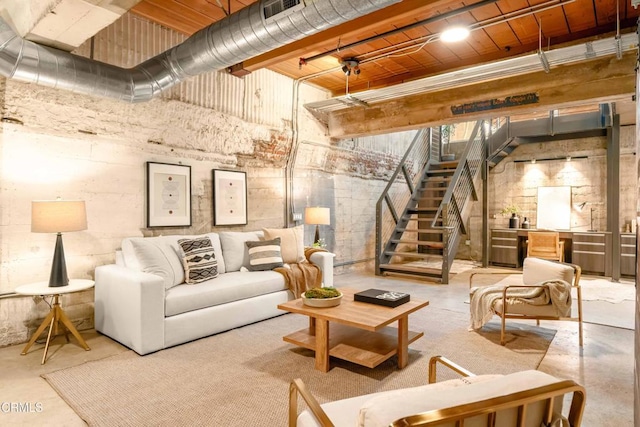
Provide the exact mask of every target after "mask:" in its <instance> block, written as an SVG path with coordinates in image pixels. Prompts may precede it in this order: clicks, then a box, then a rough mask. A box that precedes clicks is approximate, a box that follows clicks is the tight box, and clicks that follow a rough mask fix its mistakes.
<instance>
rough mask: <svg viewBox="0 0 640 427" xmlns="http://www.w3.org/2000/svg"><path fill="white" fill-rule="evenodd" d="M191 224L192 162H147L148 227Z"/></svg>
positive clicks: (186, 225)
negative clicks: (190, 164) (189, 164)
mask: <svg viewBox="0 0 640 427" xmlns="http://www.w3.org/2000/svg"><path fill="white" fill-rule="evenodd" d="M189 226H191V166H184V165H174V164H169V163H155V162H147V227H189Z"/></svg>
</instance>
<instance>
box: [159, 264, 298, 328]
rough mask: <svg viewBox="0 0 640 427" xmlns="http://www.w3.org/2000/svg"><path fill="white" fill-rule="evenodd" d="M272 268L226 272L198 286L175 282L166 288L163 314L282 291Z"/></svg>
mask: <svg viewBox="0 0 640 427" xmlns="http://www.w3.org/2000/svg"><path fill="white" fill-rule="evenodd" d="M286 289H287V288H286V286H285V283H284V278H283V277H282V274H280V273H276V272H275V271H247V272H239V271H236V272H228V273H225V274H221V275H219V276H218V277H217V278H215V279H213V280H207V281H206V282H202V283H200V284H198V286H189V285H186V284H185V285H179V286H175V287H173V288H171V289H169V290H168V291H167V295H166V297H165V317H169V316H175V315H177V314H181V313H186V312H188V311H193V310H199V309H201V308H206V307H212V306H215V305H220V304H226V303H229V302H232V301H238V300H242V299H246V298H252V297H255V296H258V295H263V294H268V293H272V292H278V291H282V290H286Z"/></svg>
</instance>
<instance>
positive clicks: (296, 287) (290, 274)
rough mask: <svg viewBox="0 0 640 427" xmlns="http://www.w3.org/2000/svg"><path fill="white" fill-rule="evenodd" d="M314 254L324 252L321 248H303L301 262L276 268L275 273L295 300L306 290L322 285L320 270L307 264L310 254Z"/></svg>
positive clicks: (313, 265)
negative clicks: (282, 278)
mask: <svg viewBox="0 0 640 427" xmlns="http://www.w3.org/2000/svg"><path fill="white" fill-rule="evenodd" d="M315 252H326V250H325V249H322V248H305V250H304V256H305V258H306V259H305V260H304V261H303V262H299V263H295V264H289V265H288V266H287V267H277V268H274V269H273V271H277V272H278V273H280V274H282V276H283V277H284V282H285V284H286V285H287V287H288V288H289V290H290V291H291V292H293V294H294V295H295V297H296V298H300V296H301V295H302V293H303V292H304V291H306V290H307V289H311V288H319V287H320V285H322V270H320V268H319V267H318V266H317V265H315V264H312V263H311V262H309V258H310V257H311V254H313V253H315Z"/></svg>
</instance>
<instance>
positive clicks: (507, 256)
mask: <svg viewBox="0 0 640 427" xmlns="http://www.w3.org/2000/svg"><path fill="white" fill-rule="evenodd" d="M518 241H519V240H518V230H517V229H515V228H514V229H494V230H491V258H490V259H491V264H494V265H502V266H508V267H515V268H517V267H520V264H521V263H520V253H519V249H520V245H519V243H518Z"/></svg>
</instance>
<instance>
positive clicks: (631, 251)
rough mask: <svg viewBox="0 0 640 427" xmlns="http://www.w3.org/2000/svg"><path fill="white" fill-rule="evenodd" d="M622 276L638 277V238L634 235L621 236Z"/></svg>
mask: <svg viewBox="0 0 640 427" xmlns="http://www.w3.org/2000/svg"><path fill="white" fill-rule="evenodd" d="M620 274H621V275H623V276H635V275H636V236H635V235H634V234H626V233H625V234H621V235H620Z"/></svg>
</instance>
